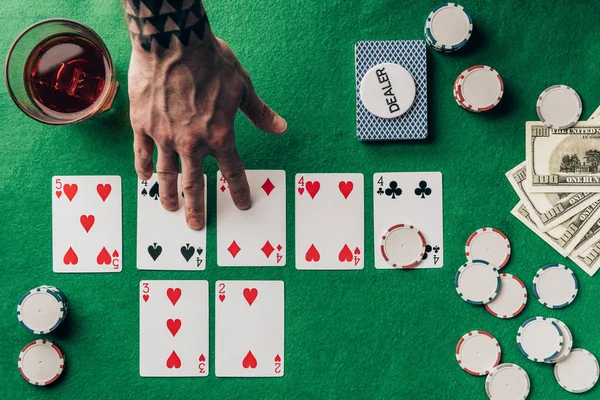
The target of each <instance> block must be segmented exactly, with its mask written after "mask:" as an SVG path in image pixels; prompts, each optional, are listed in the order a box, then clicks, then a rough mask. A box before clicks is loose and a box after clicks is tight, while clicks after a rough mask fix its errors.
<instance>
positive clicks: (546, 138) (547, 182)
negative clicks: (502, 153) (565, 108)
mask: <svg viewBox="0 0 600 400" xmlns="http://www.w3.org/2000/svg"><path fill="white" fill-rule="evenodd" d="M525 126H526V128H525V131H526V138H527V139H526V143H525V148H526V160H527V179H528V183H529V188H528V191H529V192H536V193H578V192H594V193H599V192H600V120H598V119H595V120H591V121H585V122H583V121H582V122H578V123H577V124H575V125H574V126H573V127H571V128H567V129H551V128H548V127H547V126H546V125H544V124H543V123H541V122H527V123H526V125H525Z"/></svg>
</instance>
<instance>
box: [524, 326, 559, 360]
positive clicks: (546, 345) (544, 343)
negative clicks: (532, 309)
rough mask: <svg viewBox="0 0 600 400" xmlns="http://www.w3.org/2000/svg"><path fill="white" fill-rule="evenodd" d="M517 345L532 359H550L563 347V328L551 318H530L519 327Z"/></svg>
mask: <svg viewBox="0 0 600 400" xmlns="http://www.w3.org/2000/svg"><path fill="white" fill-rule="evenodd" d="M517 347H518V348H519V350H520V351H521V353H523V355H524V356H525V357H527V358H528V359H530V360H531V361H535V362H545V361H550V360H552V359H553V358H555V357H556V356H557V355H558V354H559V352H560V351H561V349H562V347H563V333H562V330H561V329H560V327H559V326H558V324H557V323H556V322H555V321H554V320H553V319H551V318H546V317H533V318H530V319H528V320H526V321H525V322H523V324H522V325H521V326H520V327H519V330H518V332H517Z"/></svg>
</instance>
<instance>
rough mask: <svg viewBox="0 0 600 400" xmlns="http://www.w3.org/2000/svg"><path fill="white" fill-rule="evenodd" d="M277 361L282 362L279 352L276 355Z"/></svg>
mask: <svg viewBox="0 0 600 400" xmlns="http://www.w3.org/2000/svg"><path fill="white" fill-rule="evenodd" d="M275 362H281V357H279V354H277V355H276V356H275Z"/></svg>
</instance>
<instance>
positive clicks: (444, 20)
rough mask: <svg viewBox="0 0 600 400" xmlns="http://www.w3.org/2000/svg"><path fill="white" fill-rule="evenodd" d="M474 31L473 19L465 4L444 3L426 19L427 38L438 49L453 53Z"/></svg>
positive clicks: (465, 42)
mask: <svg viewBox="0 0 600 400" xmlns="http://www.w3.org/2000/svg"><path fill="white" fill-rule="evenodd" d="M472 33H473V19H472V18H471V15H470V14H469V13H468V12H467V10H465V8H464V7H463V6H461V5H460V4H456V3H443V4H440V5H439V6H437V7H436V8H434V9H433V10H432V11H431V13H429V15H428V16H427V21H425V40H426V41H427V44H429V46H431V48H433V49H434V50H436V51H439V52H442V53H451V52H454V51H456V50H458V49H460V48H462V47H463V46H464V45H465V44H467V42H468V41H469V39H470V38H471V34H472Z"/></svg>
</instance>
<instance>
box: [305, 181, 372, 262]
mask: <svg viewBox="0 0 600 400" xmlns="http://www.w3.org/2000/svg"><path fill="white" fill-rule="evenodd" d="M295 185H296V190H295V193H296V194H295V197H296V268H297V269H322V270H344V269H362V268H363V265H364V264H363V262H364V257H363V245H364V178H363V175H362V174H297V175H296V178H295Z"/></svg>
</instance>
